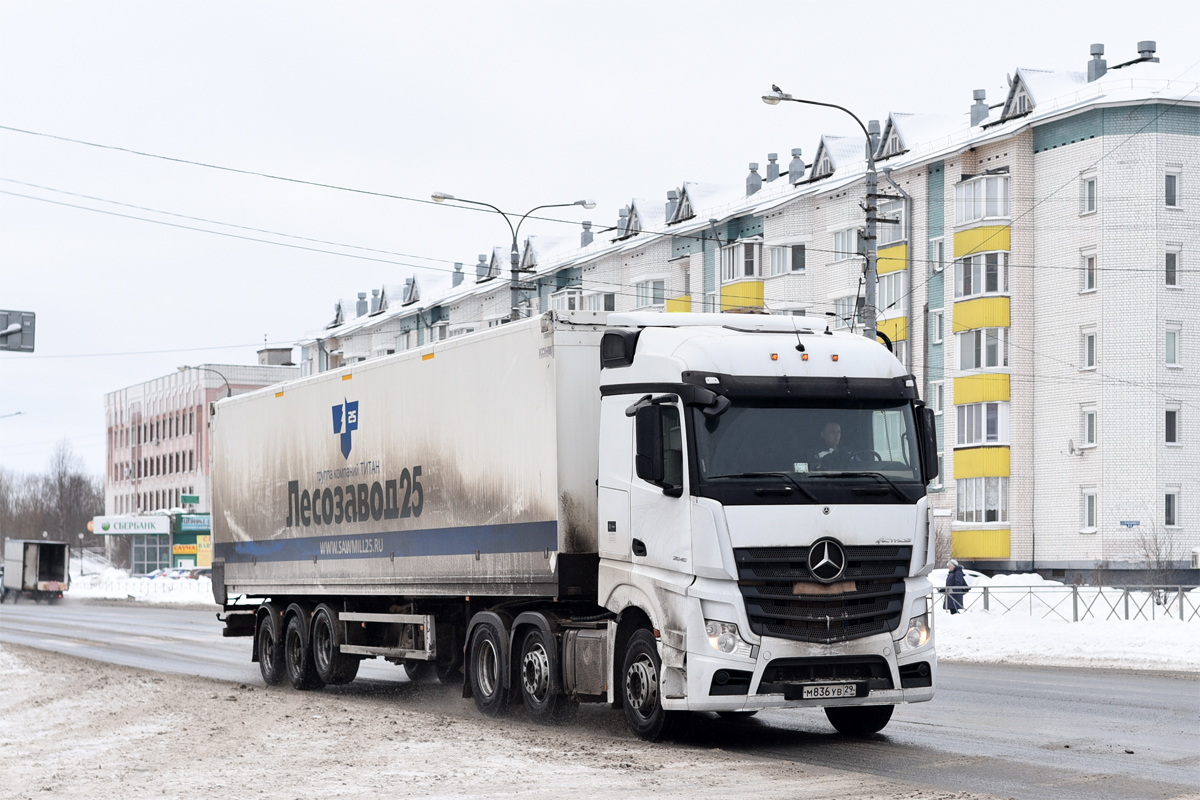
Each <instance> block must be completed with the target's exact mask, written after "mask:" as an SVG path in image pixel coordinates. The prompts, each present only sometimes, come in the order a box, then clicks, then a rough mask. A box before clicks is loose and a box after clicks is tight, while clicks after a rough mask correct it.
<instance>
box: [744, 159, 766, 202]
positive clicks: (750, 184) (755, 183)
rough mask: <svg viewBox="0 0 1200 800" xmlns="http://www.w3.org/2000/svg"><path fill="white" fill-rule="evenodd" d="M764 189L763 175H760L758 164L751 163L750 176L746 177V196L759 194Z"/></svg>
mask: <svg viewBox="0 0 1200 800" xmlns="http://www.w3.org/2000/svg"><path fill="white" fill-rule="evenodd" d="M761 188H762V175H759V174H758V163H757V162H754V161H751V162H750V174H749V175H747V176H746V196H747V197H749V196H750V195H752V194H754V193H755V192H757V191H758V190H759V189H761Z"/></svg>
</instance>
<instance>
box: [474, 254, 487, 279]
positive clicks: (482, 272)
mask: <svg viewBox="0 0 1200 800" xmlns="http://www.w3.org/2000/svg"><path fill="white" fill-rule="evenodd" d="M487 276H488V257H487V256H486V255H484V254H483V253H480V254H479V263H478V264H476V265H475V282H476V283H479V282H480V281H482V280H484V279H486V278H487Z"/></svg>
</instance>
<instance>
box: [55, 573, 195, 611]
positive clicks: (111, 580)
mask: <svg viewBox="0 0 1200 800" xmlns="http://www.w3.org/2000/svg"><path fill="white" fill-rule="evenodd" d="M66 596H67V597H71V598H77V599H82V598H86V599H105V600H126V599H130V600H140V601H143V602H147V603H155V604H158V603H165V604H183V605H196V604H206V605H216V604H215V603H213V594H212V581H211V580H209V579H208V578H198V579H196V580H192V579H189V578H179V579H177V580H172V579H170V578H131V577H129V573H128V572H127V571H126V570H121V569H113V568H111V567H110V568H108V569H106V570H104V571H103V572H101V573H100V574H99V575H83V576H80V577H76V578H74V579H73V580H72V582H71V586H70V588H69V589H68V590H67V592H66Z"/></svg>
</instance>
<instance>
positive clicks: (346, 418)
mask: <svg viewBox="0 0 1200 800" xmlns="http://www.w3.org/2000/svg"><path fill="white" fill-rule="evenodd" d="M356 430H358V401H357V400H355V401H354V402H353V403H351V402H350V401H349V400H346V399H345V398H343V399H342V402H341V404H340V405H336V406H334V407H333V432H334V433H335V434H340V435H341V437H342V458H349V457H350V447H351V446H352V444H353V443H352V442H351V437H350V434H351V433H353V432H354V431H356Z"/></svg>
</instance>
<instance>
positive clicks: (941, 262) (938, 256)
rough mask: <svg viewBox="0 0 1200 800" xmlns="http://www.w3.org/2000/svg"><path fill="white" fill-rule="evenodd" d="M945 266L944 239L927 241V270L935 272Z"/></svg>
mask: <svg viewBox="0 0 1200 800" xmlns="http://www.w3.org/2000/svg"><path fill="white" fill-rule="evenodd" d="M945 268H946V240H945V239H934V240H933V241H931V242H930V243H929V271H930V272H931V273H933V274H935V275H936V274H937V273H939V272H941V271H942V270H943V269H945Z"/></svg>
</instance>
